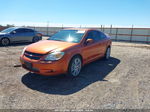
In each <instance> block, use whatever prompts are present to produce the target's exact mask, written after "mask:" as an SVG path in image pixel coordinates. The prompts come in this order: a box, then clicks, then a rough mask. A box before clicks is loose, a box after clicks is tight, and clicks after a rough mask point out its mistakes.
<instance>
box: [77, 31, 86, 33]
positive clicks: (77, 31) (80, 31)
mask: <svg viewBox="0 0 150 112" xmlns="http://www.w3.org/2000/svg"><path fill="white" fill-rule="evenodd" d="M77 33H85V31H77Z"/></svg>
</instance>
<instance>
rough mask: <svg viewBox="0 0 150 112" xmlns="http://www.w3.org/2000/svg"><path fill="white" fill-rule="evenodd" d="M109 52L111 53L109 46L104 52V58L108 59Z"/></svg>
mask: <svg viewBox="0 0 150 112" xmlns="http://www.w3.org/2000/svg"><path fill="white" fill-rule="evenodd" d="M110 53H111V47H108V48H107V50H106V53H105V57H104V58H105V59H106V60H108V59H109V58H110Z"/></svg>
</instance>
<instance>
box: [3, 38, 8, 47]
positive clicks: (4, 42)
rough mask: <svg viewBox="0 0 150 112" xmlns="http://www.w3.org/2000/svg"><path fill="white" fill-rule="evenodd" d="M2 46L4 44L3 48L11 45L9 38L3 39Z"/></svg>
mask: <svg viewBox="0 0 150 112" xmlns="http://www.w3.org/2000/svg"><path fill="white" fill-rule="evenodd" d="M1 44H2V46H8V45H9V44H10V41H9V39H8V38H3V39H2V40H1Z"/></svg>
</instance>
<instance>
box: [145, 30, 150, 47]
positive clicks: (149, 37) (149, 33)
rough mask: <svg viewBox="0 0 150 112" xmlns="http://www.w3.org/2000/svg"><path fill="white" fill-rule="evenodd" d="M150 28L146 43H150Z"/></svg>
mask: <svg viewBox="0 0 150 112" xmlns="http://www.w3.org/2000/svg"><path fill="white" fill-rule="evenodd" d="M149 35H150V30H148V34H147V38H146V43H147V44H148V43H150V41H149V38H150V36H149Z"/></svg>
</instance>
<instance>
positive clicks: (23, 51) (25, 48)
mask: <svg viewBox="0 0 150 112" xmlns="http://www.w3.org/2000/svg"><path fill="white" fill-rule="evenodd" d="M26 48H27V47H25V48H24V49H23V51H22V53H21V55H23V54H24V52H25V50H26Z"/></svg>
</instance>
